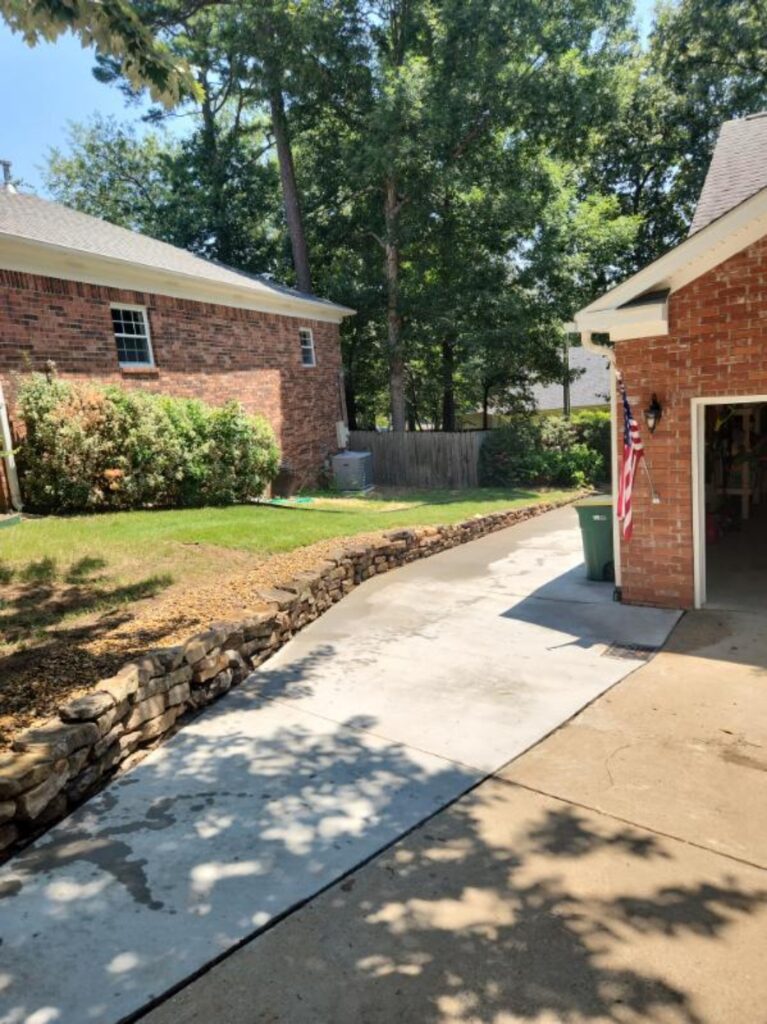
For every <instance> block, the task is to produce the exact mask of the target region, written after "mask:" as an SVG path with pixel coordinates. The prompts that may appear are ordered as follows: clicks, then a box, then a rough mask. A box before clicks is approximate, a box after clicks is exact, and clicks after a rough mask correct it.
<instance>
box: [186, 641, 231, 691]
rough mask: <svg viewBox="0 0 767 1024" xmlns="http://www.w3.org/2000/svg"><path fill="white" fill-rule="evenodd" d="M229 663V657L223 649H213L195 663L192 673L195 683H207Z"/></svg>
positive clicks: (197, 684) (196, 684)
mask: <svg viewBox="0 0 767 1024" xmlns="http://www.w3.org/2000/svg"><path fill="white" fill-rule="evenodd" d="M227 664H228V662H227V658H226V655H225V654H224V653H223V651H221V650H218V649H217V650H214V651H211V652H210V654H206V655H205V657H204V658H202V659H201V660H200V661H198V662H197V663H196V664H195V666H194V673H193V675H192V682H193V684H194V685H195V686H199V684H200V683H206V682H207V681H208V680H209V679H212V678H213V676H215V675H217V674H218V673H219V672H221V670H222V669H225V668H226V666H227Z"/></svg>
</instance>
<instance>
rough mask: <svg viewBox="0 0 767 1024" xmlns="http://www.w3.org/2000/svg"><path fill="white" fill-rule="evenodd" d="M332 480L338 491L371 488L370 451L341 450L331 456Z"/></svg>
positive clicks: (371, 468) (371, 463)
mask: <svg viewBox="0 0 767 1024" xmlns="http://www.w3.org/2000/svg"><path fill="white" fill-rule="evenodd" d="M333 480H334V482H335V485H336V487H337V488H338V490H339V491H370V490H372V489H373V455H372V453H371V452H341V453H340V454H339V455H334V456H333Z"/></svg>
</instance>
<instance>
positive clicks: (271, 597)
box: [258, 587, 296, 611]
mask: <svg viewBox="0 0 767 1024" xmlns="http://www.w3.org/2000/svg"><path fill="white" fill-rule="evenodd" d="M258 596H259V597H260V598H261V600H262V601H265V602H266V604H268V605H274V606H275V607H276V608H279V610H280V611H285V610H286V609H289V608H292V607H293V605H294V604H295V601H296V595H295V594H291V593H289V592H288V591H287V590H278V589H277V588H276V587H275V588H268V589H264V590H259V592H258Z"/></svg>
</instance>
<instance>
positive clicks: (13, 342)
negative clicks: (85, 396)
mask: <svg viewBox="0 0 767 1024" xmlns="http://www.w3.org/2000/svg"><path fill="white" fill-rule="evenodd" d="M112 302H125V303H127V304H130V305H141V306H146V308H147V311H148V317H149V328H150V332H151V336H152V347H153V350H154V358H155V363H156V369H153V370H150V371H146V370H145V371H139V370H135V369H133V370H122V369H121V368H120V366H119V365H118V361H117V354H116V349H115V342H114V337H113V334H112V320H111V315H110V303H112ZM301 326H304V327H311V328H312V330H313V333H314V342H315V348H316V355H317V365H316V366H315V367H312V368H309V367H304V366H302V365H301V358H300V345H299V338H298V328H299V327H301ZM49 359H52V360H54V362H55V363H56V367H57V369H58V372H59V373H60V374H61V375H62V376H63V377H72V378H89V379H96V380H99V381H109V382H117V383H121V384H126V385H129V386H131V387H140V388H145V389H147V390H151V391H157V392H162V393H164V394H171V395H182V396H188V397H197V398H201V399H203V400H204V401H206V402H210V403H212V404H222V403H223V402H225V401H227V400H229V399H237V400H238V401H240V402H242V404H243V405H244V406H245V407H246V409H248V411H249V412H253V413H260V414H261V415H263V416H265V417H266V418H267V419H268V420H269V422H270V423H271V424H272V426H273V428H274V430H275V433H276V434H277V438H278V440H279V442H280V447H281V449H282V454H283V459H284V460H285V461H287V462H288V463H290V465H291V467H292V468H293V469H294V470H295V471H296V473H297V475H298V477H299V479H300V482H310V481H311V480H312V479H313V478H314V477H315V476H316V473H317V470H318V469H319V468H320V467H321V465H322V462H323V460H324V459H325V457H326V456H327V455H328V454H329V453H330V452H334V451H335V450H336V447H337V446H336V427H335V425H336V421H337V420H338V418H339V372H340V368H341V353H340V345H339V337H338V326H337V325H336V324H329V323H323V322H320V321H312V320H309V319H307V320H299V319H294V318H293V317H285V316H278V315H275V314H269V313H257V312H253V311H251V310H245V309H232V308H230V307H228V306H218V305H210V304H208V303H204V302H192V301H187V300H184V299H173V298H169V297H166V296H162V295H152V294H143V293H140V292H133V291H119V290H117V289H114V288H103V287H99V286H96V285H88V284H78V283H75V282H71V281H62V280H59V279H55V278H46V277H36V276H32V275H30V274H21V273H16V272H13V271H6V270H0V379H1V380H2V381H3V385H4V386H5V388H6V393H7V394H8V397H9V399H10V400H12V398H13V380H12V374H13V373H14V372H19V371H21V372H26V371H29V370H42V369H44V368H45V363H46V360H49Z"/></svg>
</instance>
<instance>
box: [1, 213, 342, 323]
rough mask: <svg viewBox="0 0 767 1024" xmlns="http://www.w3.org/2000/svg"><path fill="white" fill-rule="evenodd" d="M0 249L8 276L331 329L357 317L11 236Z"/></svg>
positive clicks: (325, 305) (319, 304)
mask: <svg viewBox="0 0 767 1024" xmlns="http://www.w3.org/2000/svg"><path fill="white" fill-rule="evenodd" d="M2 248H6V249H8V248H10V249H11V250H12V252H11V253H10V254H9V253H8V252H6V253H4V254H1V255H0V266H2V267H3V268H5V269H7V270H17V271H21V272H24V273H32V274H42V275H43V276H46V277H59V278H62V279H64V280H71V281H82V282H84V283H87V284H96V285H102V286H104V287H110V288H121V289H128V290H131V291H143V292H149V293H151V294H155V295H167V296H170V297H171V298H182V299H189V300H191V301H196V302H209V303H212V304H214V305H222V306H232V307H234V308H240V309H252V310H254V311H256V312H263V313H274V314H277V315H283V316H292V317H304V318H306V319H313V320H322V321H328V322H331V323H340V322H341V321H342V320H343V319H344V318H345V317H347V316H352V315H353V314H354V313H355V312H356V310H354V309H351V308H350V307H348V306H340V305H336V304H335V303H331V302H324V301H319V300H318V301H316V302H315V301H312V300H311V299H308V298H305V297H303V296H297V295H296V296H291V295H288V294H284V293H277V292H273V291H271V290H270V289H269V287H268V285H265V284H264V285H261V287H260V288H254V287H252V286H248V285H242V286H238V285H236V284H234V283H232V284H229V283H225V282H221V281H211V280H207V279H205V278H201V277H197V276H195V275H194V274H185V273H183V272H181V271H175V270H163V269H158V268H155V267H151V266H147V265H145V264H142V263H138V262H136V261H134V260H121V259H119V258H117V257H113V256H103V255H100V254H97V253H90V252H87V251H85V250H81V249H75V248H71V247H69V246H63V245H56V244H55V243H51V242H42V241H40V240H38V239H33V238H27V237H25V236H23V235H18V234H13V233H10V232H3V231H0V253H2ZM262 289H263V290H262Z"/></svg>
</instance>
